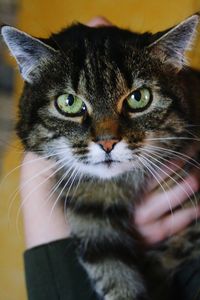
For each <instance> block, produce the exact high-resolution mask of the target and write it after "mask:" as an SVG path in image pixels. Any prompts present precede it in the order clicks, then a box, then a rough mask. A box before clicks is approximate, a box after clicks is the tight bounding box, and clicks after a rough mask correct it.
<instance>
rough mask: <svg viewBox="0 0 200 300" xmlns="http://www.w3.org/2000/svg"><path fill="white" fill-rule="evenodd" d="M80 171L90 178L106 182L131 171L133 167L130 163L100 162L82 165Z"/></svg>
mask: <svg viewBox="0 0 200 300" xmlns="http://www.w3.org/2000/svg"><path fill="white" fill-rule="evenodd" d="M80 169H81V172H82V173H84V174H86V175H89V176H91V177H98V178H100V179H105V180H106V179H107V180H108V179H111V178H114V177H117V176H120V175H122V174H124V173H127V172H130V171H132V170H133V169H134V165H133V164H131V163H130V162H118V161H102V162H99V163H96V164H87V165H86V164H82V166H81V167H80Z"/></svg>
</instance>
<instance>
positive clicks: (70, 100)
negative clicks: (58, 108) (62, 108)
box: [66, 95, 74, 106]
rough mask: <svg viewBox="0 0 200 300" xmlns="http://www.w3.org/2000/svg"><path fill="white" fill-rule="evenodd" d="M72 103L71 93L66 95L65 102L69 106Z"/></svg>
mask: <svg viewBox="0 0 200 300" xmlns="http://www.w3.org/2000/svg"><path fill="white" fill-rule="evenodd" d="M73 103H74V96H73V95H68V97H67V100H66V104H67V105H69V106H72V105H73Z"/></svg>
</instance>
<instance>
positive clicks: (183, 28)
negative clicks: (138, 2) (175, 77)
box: [148, 14, 200, 70]
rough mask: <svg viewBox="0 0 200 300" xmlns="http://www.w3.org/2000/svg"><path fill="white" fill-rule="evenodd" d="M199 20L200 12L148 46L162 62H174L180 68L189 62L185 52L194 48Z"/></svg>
mask: <svg viewBox="0 0 200 300" xmlns="http://www.w3.org/2000/svg"><path fill="white" fill-rule="evenodd" d="M199 21H200V15H199V14H195V15H193V16H191V17H189V18H188V19H186V20H185V21H183V22H181V23H180V24H178V25H177V26H175V27H173V28H172V29H169V30H168V31H167V32H166V31H165V32H164V33H163V35H162V36H161V37H160V38H159V39H157V40H156V41H155V42H153V43H152V44H151V45H150V46H149V47H148V48H149V49H150V50H151V51H152V53H153V55H154V56H157V57H158V58H159V59H160V60H161V61H162V63H168V64H172V65H173V66H174V67H175V68H176V69H178V70H180V69H181V68H182V67H183V66H184V65H186V64H187V60H186V56H185V52H186V51H188V50H191V48H192V45H193V42H194V40H195V37H196V29H197V26H198V24H199Z"/></svg>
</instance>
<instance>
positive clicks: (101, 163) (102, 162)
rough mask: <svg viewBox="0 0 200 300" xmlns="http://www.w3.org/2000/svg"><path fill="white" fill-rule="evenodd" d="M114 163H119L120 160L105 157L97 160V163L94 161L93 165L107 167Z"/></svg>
mask: <svg viewBox="0 0 200 300" xmlns="http://www.w3.org/2000/svg"><path fill="white" fill-rule="evenodd" d="M116 163H118V164H119V163H121V161H119V160H112V159H106V160H102V161H99V162H97V163H95V164H94V165H104V166H105V165H106V166H108V167H110V166H111V165H112V164H116Z"/></svg>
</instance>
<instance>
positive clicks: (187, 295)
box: [172, 258, 200, 300]
mask: <svg viewBox="0 0 200 300" xmlns="http://www.w3.org/2000/svg"><path fill="white" fill-rule="evenodd" d="M172 291H173V295H174V299H175V300H177V299H181V300H200V258H197V259H194V260H191V261H189V262H188V263H185V264H184V265H182V266H181V267H180V268H179V270H178V271H177V272H176V273H175V274H174V280H173V286H172Z"/></svg>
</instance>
